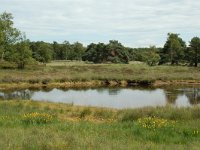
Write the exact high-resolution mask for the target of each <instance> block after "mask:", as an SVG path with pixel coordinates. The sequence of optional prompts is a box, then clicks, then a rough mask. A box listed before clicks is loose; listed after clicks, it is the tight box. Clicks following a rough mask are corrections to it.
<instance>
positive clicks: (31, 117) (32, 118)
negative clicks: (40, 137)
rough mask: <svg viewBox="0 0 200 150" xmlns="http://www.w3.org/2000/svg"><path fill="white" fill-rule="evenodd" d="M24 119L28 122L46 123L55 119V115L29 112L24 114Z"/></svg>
mask: <svg viewBox="0 0 200 150" xmlns="http://www.w3.org/2000/svg"><path fill="white" fill-rule="evenodd" d="M22 121H23V122H24V123H27V124H46V123H50V122H52V121H53V116H52V115H50V114H47V113H38V112H33V113H27V114H24V115H23V116H22Z"/></svg>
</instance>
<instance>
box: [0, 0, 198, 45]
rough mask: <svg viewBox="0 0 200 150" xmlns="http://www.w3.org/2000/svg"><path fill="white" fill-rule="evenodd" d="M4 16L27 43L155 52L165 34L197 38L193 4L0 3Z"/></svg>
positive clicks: (126, 0)
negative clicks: (113, 43)
mask: <svg viewBox="0 0 200 150" xmlns="http://www.w3.org/2000/svg"><path fill="white" fill-rule="evenodd" d="M4 11H6V12H10V13H12V14H13V16H14V24H15V27H16V28H18V29H20V30H21V31H23V32H25V33H26V37H27V38H28V39H30V40H31V41H41V40H42V41H46V42H53V41H58V42H63V41H65V40H66V41H69V42H71V43H73V42H76V41H79V42H81V43H83V44H84V45H87V44H90V43H92V42H94V43H98V42H104V43H108V41H109V40H118V41H120V42H121V43H122V44H124V45H125V46H129V47H148V46H152V45H155V46H157V47H160V46H163V45H164V43H165V41H166V39H167V33H169V32H173V33H179V34H180V36H181V37H182V38H183V40H184V41H186V42H188V41H190V40H191V38H192V37H194V36H200V19H199V18H200V1H199V0H0V13H2V12H4Z"/></svg>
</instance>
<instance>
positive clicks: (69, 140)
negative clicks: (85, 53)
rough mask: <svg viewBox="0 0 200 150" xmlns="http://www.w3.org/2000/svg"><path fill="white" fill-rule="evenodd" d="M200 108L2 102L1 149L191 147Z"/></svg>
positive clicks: (195, 143)
mask: <svg viewBox="0 0 200 150" xmlns="http://www.w3.org/2000/svg"><path fill="white" fill-rule="evenodd" d="M199 129H200V108H199V107H194V108H179V109H178V108H177V109H176V108H171V107H163V108H162V107H161V108H143V109H133V110H132V109H129V110H115V109H103V108H92V107H90V108H89V107H79V106H72V105H67V104H56V103H55V104H54V103H44V102H33V101H0V139H1V140H0V149H4V150H5V149H28V150H31V149H48V150H50V149H76V150H77V149H81V150H82V149H121V150H124V149H170V150H171V149H176V150H177V149H191V150H197V149H199V147H200V133H199V132H200V130H199Z"/></svg>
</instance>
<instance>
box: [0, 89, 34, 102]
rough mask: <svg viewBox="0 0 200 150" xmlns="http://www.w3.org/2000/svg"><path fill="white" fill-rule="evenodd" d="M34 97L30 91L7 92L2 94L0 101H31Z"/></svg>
mask: <svg viewBox="0 0 200 150" xmlns="http://www.w3.org/2000/svg"><path fill="white" fill-rule="evenodd" d="M32 95H33V91H30V90H21V91H14V92H12V91H7V92H1V94H0V99H3V100H4V99H6V100H12V99H22V100H25V99H27V100H29V99H31V97H32Z"/></svg>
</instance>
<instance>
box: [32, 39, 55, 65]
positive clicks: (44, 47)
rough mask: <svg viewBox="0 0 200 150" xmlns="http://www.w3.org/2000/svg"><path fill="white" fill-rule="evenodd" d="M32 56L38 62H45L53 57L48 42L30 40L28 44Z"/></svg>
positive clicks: (51, 48)
mask: <svg viewBox="0 0 200 150" xmlns="http://www.w3.org/2000/svg"><path fill="white" fill-rule="evenodd" d="M30 45H31V46H30V47H31V50H32V52H33V54H32V55H33V58H34V59H35V60H37V61H39V62H42V63H47V62H50V61H51V60H52V59H53V47H52V45H51V44H50V43H45V42H43V41H41V42H32V43H31V44H30Z"/></svg>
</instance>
